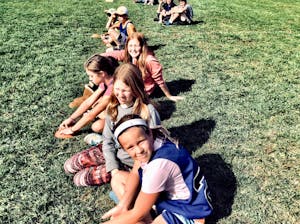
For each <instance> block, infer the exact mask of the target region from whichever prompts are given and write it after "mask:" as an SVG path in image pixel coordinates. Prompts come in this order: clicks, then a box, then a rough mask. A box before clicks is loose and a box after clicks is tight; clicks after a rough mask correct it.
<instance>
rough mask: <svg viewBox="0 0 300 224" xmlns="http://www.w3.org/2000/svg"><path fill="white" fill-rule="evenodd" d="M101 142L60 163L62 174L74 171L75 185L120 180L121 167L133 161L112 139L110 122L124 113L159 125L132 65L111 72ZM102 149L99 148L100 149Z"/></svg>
mask: <svg viewBox="0 0 300 224" xmlns="http://www.w3.org/2000/svg"><path fill="white" fill-rule="evenodd" d="M106 111H107V115H106V118H105V126H104V130H103V138H104V139H103V147H102V144H99V145H97V146H94V147H91V148H90V149H87V150H84V151H82V152H79V153H77V154H76V155H74V156H72V157H71V158H70V159H68V160H67V161H66V162H65V164H64V169H65V171H66V173H76V174H75V176H74V178H73V180H74V183H75V185H77V186H91V185H102V184H104V183H107V182H109V181H110V179H111V178H112V181H113V180H114V179H119V180H120V181H123V182H125V180H123V179H122V178H123V175H122V173H123V172H124V171H123V170H124V169H125V170H128V169H129V168H130V167H132V165H133V160H132V159H131V158H130V156H129V155H128V154H127V153H126V152H125V151H124V150H123V149H122V148H121V147H120V145H119V144H117V142H116V141H115V138H114V135H113V130H114V125H115V123H116V122H118V121H119V119H120V118H121V117H122V116H124V115H126V114H132V113H135V114H139V115H140V116H141V117H142V118H143V119H144V120H145V121H146V122H147V123H148V124H149V126H150V127H154V126H157V125H160V117H159V114H158V112H157V111H156V109H155V108H154V107H153V105H152V104H150V102H149V99H148V96H147V94H146V93H145V92H144V83H143V80H142V78H141V73H140V70H139V69H138V68H137V67H136V66H134V65H132V64H128V63H126V64H123V65H121V66H119V67H118V68H117V70H116V72H115V75H114V87H113V94H112V95H111V99H110V101H109V104H108V107H107V110H106ZM102 150H103V151H102Z"/></svg>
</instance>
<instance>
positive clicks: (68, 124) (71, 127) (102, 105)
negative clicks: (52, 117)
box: [56, 54, 119, 138]
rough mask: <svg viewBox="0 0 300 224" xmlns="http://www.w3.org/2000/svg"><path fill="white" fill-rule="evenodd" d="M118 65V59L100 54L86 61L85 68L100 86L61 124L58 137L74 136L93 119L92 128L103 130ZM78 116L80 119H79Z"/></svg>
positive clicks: (91, 78) (90, 77)
mask: <svg viewBox="0 0 300 224" xmlns="http://www.w3.org/2000/svg"><path fill="white" fill-rule="evenodd" d="M118 65H119V64H118V62H117V60H116V59H114V58H112V57H104V56H101V55H99V54H95V55H93V56H92V57H90V58H89V59H88V60H87V61H86V62H85V64H84V68H85V71H86V73H87V75H88V76H89V80H90V81H92V82H93V83H94V84H95V85H97V86H99V87H98V89H97V90H96V91H95V92H93V94H92V95H91V96H90V97H88V98H87V99H86V100H85V101H84V102H83V103H82V104H81V105H80V106H79V107H78V108H77V110H76V111H75V112H74V113H72V114H71V116H70V117H68V118H67V119H66V120H64V121H63V122H62V123H61V124H60V126H59V130H58V132H57V134H56V136H57V137H59V138H68V137H72V136H73V135H74V134H75V133H76V132H78V131H79V130H80V129H81V128H83V127H84V126H86V125H87V124H88V123H90V122H92V121H94V122H93V124H92V127H91V128H92V130H93V131H94V132H102V130H103V128H104V123H105V121H104V118H105V114H104V112H105V109H106V106H107V105H108V103H109V100H110V95H111V92H112V88H113V74H114V72H115V69H116V68H117V67H118ZM78 118H79V120H77V119H78ZM95 119H96V120H95ZM76 120H77V121H76Z"/></svg>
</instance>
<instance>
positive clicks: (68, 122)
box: [59, 117, 75, 129]
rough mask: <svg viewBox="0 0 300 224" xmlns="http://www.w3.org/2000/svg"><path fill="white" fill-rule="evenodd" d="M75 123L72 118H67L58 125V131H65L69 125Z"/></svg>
mask: <svg viewBox="0 0 300 224" xmlns="http://www.w3.org/2000/svg"><path fill="white" fill-rule="evenodd" d="M74 123H75V121H74V120H73V119H72V118H70V117H69V118H68V119H66V120H64V121H63V122H62V123H61V124H60V125H59V129H65V128H68V127H69V126H70V125H73V124H74Z"/></svg>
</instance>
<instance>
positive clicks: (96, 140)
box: [83, 133, 103, 146]
mask: <svg viewBox="0 0 300 224" xmlns="http://www.w3.org/2000/svg"><path fill="white" fill-rule="evenodd" d="M83 141H84V142H85V143H87V144H88V145H91V146H96V145H99V144H100V143H102V142H103V137H102V135H100V134H97V133H91V134H88V135H87V136H85V137H84V139H83Z"/></svg>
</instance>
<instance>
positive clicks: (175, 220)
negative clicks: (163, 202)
mask: <svg viewBox="0 0 300 224" xmlns="http://www.w3.org/2000/svg"><path fill="white" fill-rule="evenodd" d="M162 216H163V218H164V219H165V221H166V222H167V223H168V224H198V223H199V224H201V223H202V222H201V221H198V222H197V220H195V219H188V218H186V217H184V216H182V215H179V214H176V213H172V212H169V211H167V210H164V211H163V212H162Z"/></svg>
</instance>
